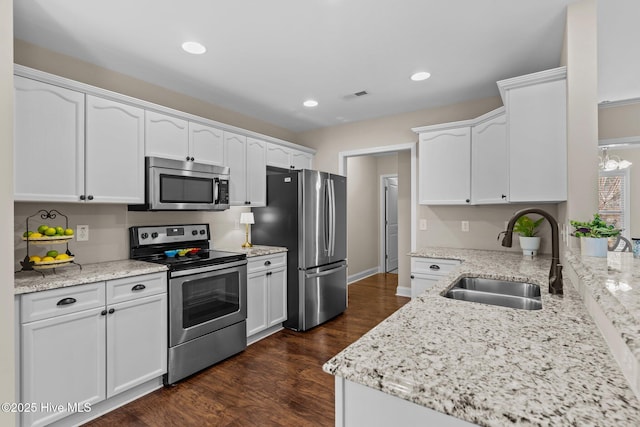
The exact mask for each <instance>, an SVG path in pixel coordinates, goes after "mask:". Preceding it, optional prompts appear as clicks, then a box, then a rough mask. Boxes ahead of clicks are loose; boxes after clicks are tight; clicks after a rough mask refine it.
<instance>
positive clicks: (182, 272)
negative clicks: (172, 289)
mask: <svg viewBox="0 0 640 427" xmlns="http://www.w3.org/2000/svg"><path fill="white" fill-rule="evenodd" d="M246 264H247V260H246V259H245V260H242V261H235V262H225V263H222V264H216V265H208V266H206V267H198V268H190V269H188V270H179V271H172V272H171V273H170V274H171V275H170V277H171V278H174V277H184V276H193V275H194V274H200V273H208V272H210V271H218V270H226V269H227V268H233V267H240V266H242V265H246Z"/></svg>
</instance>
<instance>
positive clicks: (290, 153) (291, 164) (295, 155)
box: [267, 142, 313, 169]
mask: <svg viewBox="0 0 640 427" xmlns="http://www.w3.org/2000/svg"><path fill="white" fill-rule="evenodd" d="M312 163H313V155H312V154H310V153H307V152H305V151H301V150H296V149H295V148H290V147H285V146H283V145H278V144H273V143H271V142H268V143H267V166H274V167H277V168H283V169H311V166H312Z"/></svg>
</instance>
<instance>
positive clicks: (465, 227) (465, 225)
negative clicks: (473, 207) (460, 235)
mask: <svg viewBox="0 0 640 427" xmlns="http://www.w3.org/2000/svg"><path fill="white" fill-rule="evenodd" d="M461 229H462V231H464V232H467V231H469V221H462V225H461Z"/></svg>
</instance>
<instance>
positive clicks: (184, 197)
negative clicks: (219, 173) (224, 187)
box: [160, 174, 215, 204]
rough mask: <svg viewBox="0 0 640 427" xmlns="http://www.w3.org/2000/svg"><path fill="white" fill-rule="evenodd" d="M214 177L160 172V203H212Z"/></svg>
mask: <svg viewBox="0 0 640 427" xmlns="http://www.w3.org/2000/svg"><path fill="white" fill-rule="evenodd" d="M214 187H215V179H214V178H199V177H193V176H182V175H169V174H160V202H161V203H206V204H211V203H213V196H214Z"/></svg>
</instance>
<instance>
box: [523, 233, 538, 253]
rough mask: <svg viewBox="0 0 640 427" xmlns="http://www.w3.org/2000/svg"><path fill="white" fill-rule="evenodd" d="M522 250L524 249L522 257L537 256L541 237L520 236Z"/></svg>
mask: <svg viewBox="0 0 640 427" xmlns="http://www.w3.org/2000/svg"><path fill="white" fill-rule="evenodd" d="M520 248H522V255H525V256H536V255H537V254H538V249H540V237H524V236H520Z"/></svg>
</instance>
